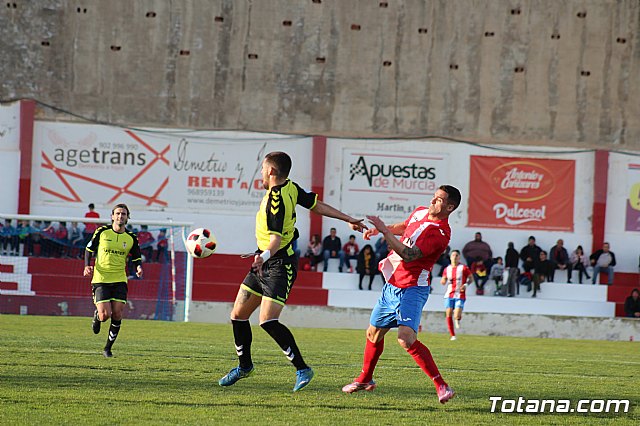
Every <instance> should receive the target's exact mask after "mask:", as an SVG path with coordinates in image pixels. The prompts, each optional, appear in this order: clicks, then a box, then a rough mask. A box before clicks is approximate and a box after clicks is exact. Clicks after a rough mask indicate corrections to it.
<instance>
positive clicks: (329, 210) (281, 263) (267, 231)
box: [218, 152, 365, 392]
mask: <svg viewBox="0 0 640 426" xmlns="http://www.w3.org/2000/svg"><path fill="white" fill-rule="evenodd" d="M290 170H291V158H290V157H289V155H287V154H286V153H284V152H272V153H269V154H267V156H266V157H265V159H264V161H263V162H262V183H263V186H264V189H266V190H267V193H266V194H265V196H264V198H263V199H262V203H261V204H260V210H258V214H257V215H256V240H257V243H258V250H257V251H256V255H255V257H254V262H253V264H252V265H251V268H252V270H251V272H249V273H248V274H247V276H246V277H245V278H244V280H243V282H242V285H241V286H240V290H238V295H237V297H236V301H235V303H234V305H233V310H232V311H231V323H232V325H233V337H234V340H235V346H236V354H237V355H238V359H239V365H238V366H237V367H235V368H233V369H231V371H230V372H229V373H228V374H227V375H225V376H224V377H223V378H221V379H220V380H219V381H218V384H219V385H220V386H231V385H233V384H234V383H236V382H237V381H238V380H240V379H243V378H245V377H249V376H250V375H251V374H252V373H253V371H254V367H253V361H252V359H251V341H252V334H251V325H250V324H249V317H250V316H251V314H252V313H253V312H254V311H255V310H256V309H258V307H260V326H261V327H262V328H263V329H264V330H265V331H266V332H267V333H268V334H269V335H270V336H271V338H273V340H275V341H276V343H277V344H278V346H280V348H281V349H282V352H283V353H284V354H285V356H286V357H287V359H288V360H289V361H291V363H292V364H293V366H294V367H295V369H296V383H295V386H294V387H293V391H294V392H296V391H298V390H300V389H302V388H304V387H305V386H306V385H307V384H309V382H310V381H311V379H312V378H313V370H312V369H311V367H309V366H308V365H307V364H306V363H305V361H304V359H303V358H302V354H301V353H300V350H299V349H298V346H297V345H296V341H295V339H294V337H293V334H291V331H289V329H288V328H287V327H286V326H285V325H284V324H282V323H281V322H280V321H279V318H280V313H281V312H282V309H283V308H284V305H285V303H286V301H287V298H288V297H289V292H290V291H291V288H292V287H293V283H294V281H295V279H296V276H297V272H298V271H297V259H296V257H295V255H294V252H293V249H292V247H291V245H292V243H293V241H294V240H295V239H297V238H298V231H297V230H296V228H295V224H296V210H295V208H296V205H300V206H302V207H304V208H306V209H309V210H311V211H312V212H314V213H317V214H320V215H323V216H327V217H333V218H335V219H340V220H343V221H345V222H348V223H349V224H350V227H351V229H352V230H354V231H361V230H362V229H364V228H365V226H364V225H363V224H362V221H361V220H358V219H354V218H352V217H351V216H349V215H347V214H344V213H342V212H341V211H339V210H336V209H334V208H333V207H331V206H329V205H328V204H325V203H323V202H322V201H320V200H318V196H317V195H316V194H314V193H313V192H306V191H305V190H303V189H302V188H300V187H299V186H298V185H297V184H296V183H295V182H292V181H290V180H289V179H288V176H289V171H290Z"/></svg>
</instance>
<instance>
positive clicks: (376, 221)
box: [367, 216, 389, 234]
mask: <svg viewBox="0 0 640 426" xmlns="http://www.w3.org/2000/svg"><path fill="white" fill-rule="evenodd" d="M367 220H368V221H369V223H371V224H372V225H373V226H375V227H376V229H377V230H378V231H379V232H380V233H382V234H384V233H385V231H389V228H387V225H385V223H384V222H383V221H382V219H380V218H379V217H378V216H367Z"/></svg>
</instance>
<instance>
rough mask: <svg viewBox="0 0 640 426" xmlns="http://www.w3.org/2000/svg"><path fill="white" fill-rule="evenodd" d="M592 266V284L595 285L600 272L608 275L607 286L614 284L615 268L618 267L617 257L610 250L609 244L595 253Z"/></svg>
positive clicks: (592, 256)
mask: <svg viewBox="0 0 640 426" xmlns="http://www.w3.org/2000/svg"><path fill="white" fill-rule="evenodd" d="M589 259H590V260H591V266H593V277H592V280H591V283H592V284H595V283H596V281H597V280H598V277H599V276H600V272H605V273H606V274H607V285H611V284H613V267H614V266H616V255H615V254H613V252H612V251H610V250H609V243H604V244H603V245H602V248H601V249H600V250H597V251H595V252H594V253H593V254H592V255H591V256H589Z"/></svg>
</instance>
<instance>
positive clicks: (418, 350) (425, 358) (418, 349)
mask: <svg viewBox="0 0 640 426" xmlns="http://www.w3.org/2000/svg"><path fill="white" fill-rule="evenodd" d="M407 352H409V355H411V356H412V357H413V359H414V360H415V361H416V364H418V366H419V367H420V368H421V369H422V371H424V372H425V373H426V374H427V376H429V377H430V378H431V380H433V382H434V383H435V384H436V385H446V383H445V381H444V380H443V379H442V376H440V371H438V366H437V365H436V362H435V361H434V360H433V357H432V356H431V352H430V351H429V348H427V347H426V346H425V345H423V344H422V343H421V342H420V341H419V340H416V341H415V342H413V345H411V347H410V348H409V349H408V350H407Z"/></svg>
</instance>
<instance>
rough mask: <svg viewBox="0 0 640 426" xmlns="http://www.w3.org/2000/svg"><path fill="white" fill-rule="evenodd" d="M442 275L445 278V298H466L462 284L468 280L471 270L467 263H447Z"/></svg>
mask: <svg viewBox="0 0 640 426" xmlns="http://www.w3.org/2000/svg"><path fill="white" fill-rule="evenodd" d="M442 276H443V277H444V278H446V280H447V291H446V292H445V293H444V298H445V299H453V298H456V299H462V300H465V299H466V298H467V296H466V292H465V291H464V290H463V289H462V286H463V285H464V284H465V283H466V282H467V281H468V280H469V277H470V276H471V270H470V269H469V268H468V267H467V265H462V264H458V265H457V266H455V267H454V266H453V265H449V266H447V267H446V268H445V270H444V272H443V273H442Z"/></svg>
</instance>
